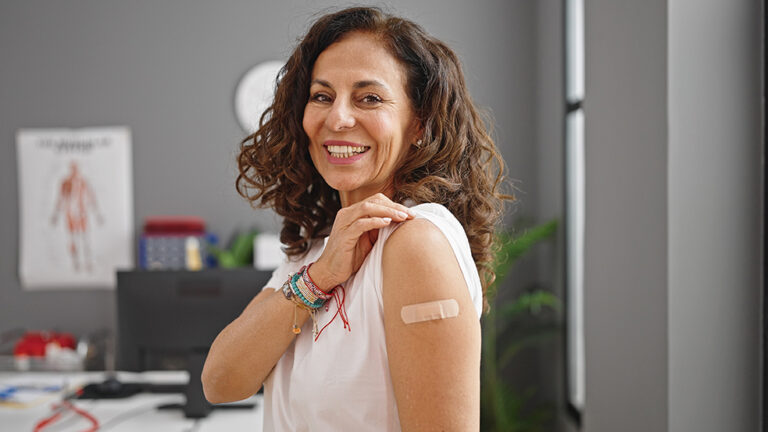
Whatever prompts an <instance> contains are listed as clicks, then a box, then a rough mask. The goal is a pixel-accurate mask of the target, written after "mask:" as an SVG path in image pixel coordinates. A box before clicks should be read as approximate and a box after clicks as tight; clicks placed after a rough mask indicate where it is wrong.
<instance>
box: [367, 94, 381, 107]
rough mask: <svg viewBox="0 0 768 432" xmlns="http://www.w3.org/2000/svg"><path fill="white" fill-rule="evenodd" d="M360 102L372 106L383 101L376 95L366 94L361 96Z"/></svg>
mask: <svg viewBox="0 0 768 432" xmlns="http://www.w3.org/2000/svg"><path fill="white" fill-rule="evenodd" d="M362 101H363V103H366V104H371V105H372V104H378V103H381V102H382V101H383V100H382V99H381V98H380V97H379V96H378V95H375V94H367V95H365V96H363V99H362Z"/></svg>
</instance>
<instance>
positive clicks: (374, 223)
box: [349, 217, 392, 237]
mask: <svg viewBox="0 0 768 432" xmlns="http://www.w3.org/2000/svg"><path fill="white" fill-rule="evenodd" d="M391 222H392V218H389V217H369V218H360V219H358V220H356V221H355V222H354V223H352V225H350V226H349V230H350V234H352V235H353V236H355V237H360V236H361V235H363V234H364V233H366V232H368V231H371V230H378V229H381V228H384V227H386V226H387V225H389V224H390V223H391ZM377 234H378V233H377Z"/></svg>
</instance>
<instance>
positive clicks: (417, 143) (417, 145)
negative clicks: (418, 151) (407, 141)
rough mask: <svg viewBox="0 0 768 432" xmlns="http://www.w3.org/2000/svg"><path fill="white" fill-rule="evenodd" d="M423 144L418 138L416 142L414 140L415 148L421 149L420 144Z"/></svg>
mask: <svg viewBox="0 0 768 432" xmlns="http://www.w3.org/2000/svg"><path fill="white" fill-rule="evenodd" d="M423 142H424V141H422V140H421V138H419V139H418V140H416V147H421V144H422V143H423Z"/></svg>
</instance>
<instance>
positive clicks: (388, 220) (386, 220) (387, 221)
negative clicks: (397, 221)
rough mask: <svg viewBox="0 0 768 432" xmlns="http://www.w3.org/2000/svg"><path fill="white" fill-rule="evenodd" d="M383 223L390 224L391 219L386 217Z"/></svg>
mask: <svg viewBox="0 0 768 432" xmlns="http://www.w3.org/2000/svg"><path fill="white" fill-rule="evenodd" d="M384 222H386V223H390V222H392V218H387V217H385V218H384Z"/></svg>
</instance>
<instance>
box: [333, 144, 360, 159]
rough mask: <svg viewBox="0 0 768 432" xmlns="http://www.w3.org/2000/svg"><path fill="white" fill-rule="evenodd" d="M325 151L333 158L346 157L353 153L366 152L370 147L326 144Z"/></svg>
mask: <svg viewBox="0 0 768 432" xmlns="http://www.w3.org/2000/svg"><path fill="white" fill-rule="evenodd" d="M325 149H326V151H328V153H330V155H331V156H333V157H335V158H341V159H344V158H348V157H352V156H354V155H359V154H361V153H365V152H367V151H368V150H369V149H370V147H368V146H345V145H328V146H325Z"/></svg>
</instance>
